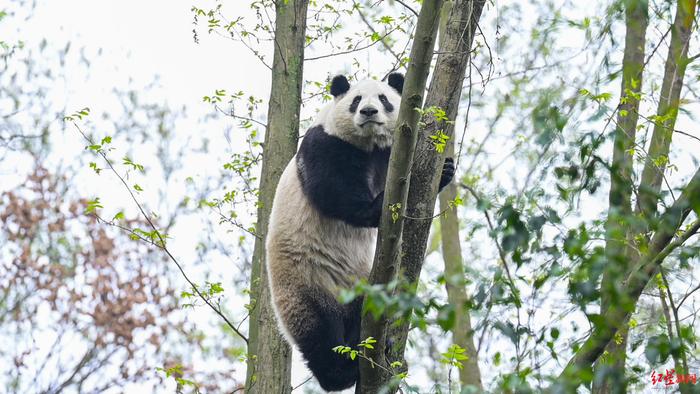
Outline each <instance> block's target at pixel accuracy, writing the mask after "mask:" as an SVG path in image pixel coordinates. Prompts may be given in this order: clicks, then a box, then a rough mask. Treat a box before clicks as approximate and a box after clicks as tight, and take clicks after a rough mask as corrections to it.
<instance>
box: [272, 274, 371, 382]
mask: <svg viewBox="0 0 700 394" xmlns="http://www.w3.org/2000/svg"><path fill="white" fill-rule="evenodd" d="M296 293H297V294H298V295H300V298H299V299H298V301H299V306H300V308H298V309H299V310H297V311H295V312H294V313H291V314H290V315H291V316H288V317H290V319H286V320H287V323H288V324H287V326H288V327H287V328H288V330H289V332H290V334H291V335H292V336H293V337H294V342H296V344H297V346H298V347H299V350H300V351H301V353H302V355H303V356H304V359H305V360H306V363H307V365H308V367H309V369H310V370H311V372H312V373H313V374H314V376H315V377H316V379H317V380H318V382H319V384H320V385H321V387H322V388H323V389H324V390H326V391H339V390H343V389H346V388H349V387H352V385H354V384H355V382H356V381H357V378H358V375H359V369H358V362H359V360H357V359H355V360H350V358H349V357H348V356H347V355H346V354H338V353H336V352H334V351H333V348H334V347H336V346H339V345H343V346H350V347H353V348H355V347H356V346H357V343H358V338H359V335H360V309H359V308H360V307H361V305H362V301H359V302H357V300H356V301H355V302H353V303H351V304H348V305H342V304H340V303H339V302H338V301H337V300H336V299H335V298H333V297H332V296H331V295H329V294H328V293H326V292H325V291H321V290H318V289H314V288H310V287H304V288H297V290H296Z"/></svg>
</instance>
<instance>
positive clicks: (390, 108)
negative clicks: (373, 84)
mask: <svg viewBox="0 0 700 394" xmlns="http://www.w3.org/2000/svg"><path fill="white" fill-rule="evenodd" d="M379 101H381V102H382V105H383V106H384V109H385V110H386V112H391V111H393V110H394V106H393V105H391V103H390V102H389V100H388V99H387V98H386V96H385V95H383V94H380V95H379Z"/></svg>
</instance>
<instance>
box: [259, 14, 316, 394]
mask: <svg viewBox="0 0 700 394" xmlns="http://www.w3.org/2000/svg"><path fill="white" fill-rule="evenodd" d="M308 5H309V1H308V0H277V1H276V2H275V10H276V12H275V15H276V19H275V42H274V51H275V52H274V58H273V62H272V87H271V91H270V104H269V108H268V111H267V113H268V120H267V131H266V133H265V144H264V146H263V164H262V174H261V177H260V197H259V206H258V222H257V226H256V232H257V234H259V235H260V236H261V237H260V238H258V239H256V240H255V249H254V251H253V268H252V273H251V278H250V291H251V304H253V305H254V309H253V311H252V312H251V316H250V323H249V324H250V325H249V344H248V369H247V372H246V393H260V394H268V393H289V392H291V390H292V386H291V382H290V375H291V373H290V372H291V358H292V350H291V347H290V346H289V344H288V343H287V341H286V340H285V339H284V338H283V337H282V336H281V334H280V332H279V330H278V329H277V322H276V321H275V315H274V313H273V310H272V305H271V300H270V289H269V287H268V278H267V267H266V263H265V243H264V236H265V234H266V233H267V225H268V222H269V218H270V209H271V208H272V199H273V198H274V194H275V189H276V187H277V183H278V182H279V178H280V176H281V175H282V171H284V168H285V167H286V166H287V163H288V162H289V160H291V159H292V157H293V156H294V153H295V152H296V149H297V142H298V140H299V108H300V104H301V90H302V82H303V65H304V40H305V33H306V12H307V9H308Z"/></svg>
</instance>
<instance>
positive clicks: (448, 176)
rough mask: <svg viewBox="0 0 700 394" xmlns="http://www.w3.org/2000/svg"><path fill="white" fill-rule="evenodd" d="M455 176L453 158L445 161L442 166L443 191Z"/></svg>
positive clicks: (441, 185) (441, 182)
mask: <svg viewBox="0 0 700 394" xmlns="http://www.w3.org/2000/svg"><path fill="white" fill-rule="evenodd" d="M454 176H455V162H454V160H453V159H452V158H451V157H448V158H446V159H445V164H443V165H442V175H441V176H440V189H439V190H442V189H443V188H444V187H445V186H447V185H448V184H449V183H450V182H452V178H454Z"/></svg>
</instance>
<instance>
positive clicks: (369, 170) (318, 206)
mask: <svg viewBox="0 0 700 394" xmlns="http://www.w3.org/2000/svg"><path fill="white" fill-rule="evenodd" d="M403 82H404V77H403V75H402V74H399V73H393V74H390V75H389V76H388V79H387V82H381V81H376V80H364V81H360V82H358V83H357V84H355V85H354V86H350V83H349V82H348V79H347V78H346V77H344V76H342V75H339V76H336V77H335V78H333V80H332V82H331V86H330V92H331V95H332V96H333V97H334V99H333V101H332V102H331V103H330V104H328V105H327V106H326V107H325V108H323V109H322V110H321V111H320V112H319V115H318V118H317V119H316V121H315V122H314V124H313V125H312V127H311V128H310V129H309V130H308V131H307V132H306V134H305V135H304V138H303V140H302V142H301V145H300V147H299V150H298V152H297V154H296V156H295V157H294V158H293V159H292V160H291V161H290V162H289V164H288V165H287V167H286V169H285V170H284V172H283V173H282V176H281V178H280V181H279V184H278V186H277V190H276V193H275V197H274V202H273V204H272V213H271V216H270V221H269V225H268V232H267V236H266V250H267V252H266V253H267V255H266V259H267V269H268V275H269V283H270V289H271V294H272V301H273V307H274V310H275V315H276V317H277V321H278V323H279V325H280V328H281V330H282V332H283V333H284V334H285V336H286V337H287V338H288V340H289V341H290V342H291V343H293V344H295V345H296V346H297V347H298V348H299V350H300V351H301V353H302V355H303V357H304V359H305V360H306V363H307V365H308V367H309V369H310V370H311V372H312V373H313V374H314V376H315V377H316V379H317V380H318V382H319V383H320V385H321V387H322V388H323V389H324V390H327V391H336V390H342V389H345V388H348V387H351V386H352V385H353V384H355V381H356V380H357V377H358V364H357V361H356V360H355V361H352V360H350V359H349V358H348V357H347V356H346V355H339V354H337V353H335V352H333V351H332V348H333V347H335V346H338V345H346V346H352V347H356V346H357V344H358V342H359V336H360V318H361V307H362V300H361V299H355V300H354V301H353V302H352V303H350V304H345V305H344V304H341V303H339V302H338V301H337V296H338V293H339V290H340V289H343V288H351V287H352V286H353V285H354V284H355V283H356V281H357V280H359V279H364V278H367V277H368V276H369V272H370V270H371V268H372V261H373V258H374V249H375V243H376V236H377V227H378V225H379V218H380V216H381V211H382V206H383V202H384V181H385V180H386V174H387V167H388V163H389V153H390V149H391V143H392V132H393V130H394V126H395V124H396V120H397V113H398V110H399V104H400V102H401V91H402V89H403ZM453 174H454V165H453V163H452V159H447V160H446V162H445V165H444V167H443V173H442V176H441V179H440V188H441V189H442V188H443V187H444V186H445V185H447V184H448V183H449V182H450V181H451V180H452V176H453Z"/></svg>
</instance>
